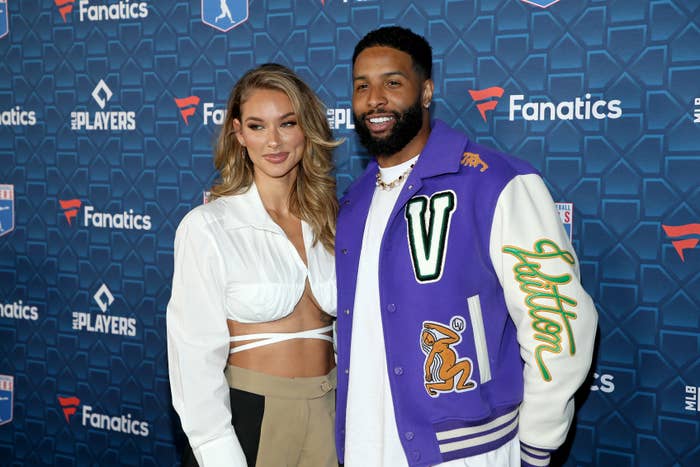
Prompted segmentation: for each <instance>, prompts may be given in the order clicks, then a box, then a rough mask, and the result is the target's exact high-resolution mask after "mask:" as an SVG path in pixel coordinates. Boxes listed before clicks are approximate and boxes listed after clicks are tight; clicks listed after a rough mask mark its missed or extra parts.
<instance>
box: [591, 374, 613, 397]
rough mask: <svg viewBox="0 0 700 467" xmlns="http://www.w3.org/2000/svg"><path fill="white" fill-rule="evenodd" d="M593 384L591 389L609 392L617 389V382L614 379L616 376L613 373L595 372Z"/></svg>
mask: <svg viewBox="0 0 700 467" xmlns="http://www.w3.org/2000/svg"><path fill="white" fill-rule="evenodd" d="M593 379H594V381H593V384H592V385H591V391H600V392H604V393H606V394H609V393H611V392H613V391H615V383H614V382H613V380H614V379H615V377H614V376H613V375H610V374H607V373H604V374H602V375H599V374H598V373H593Z"/></svg>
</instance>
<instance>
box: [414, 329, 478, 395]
mask: <svg viewBox="0 0 700 467" xmlns="http://www.w3.org/2000/svg"><path fill="white" fill-rule="evenodd" d="M464 328H465V321H464V318H462V317H461V316H453V317H452V319H451V320H450V325H449V326H447V325H445V324H442V323H436V322H433V321H424V322H423V328H422V329H421V333H420V346H421V349H422V350H423V353H424V354H425V365H424V368H425V390H426V391H427V392H428V394H429V395H430V397H438V396H439V395H440V393H443V392H464V391H470V390H472V389H474V388H476V382H474V381H473V380H471V379H470V378H471V375H472V369H473V366H472V361H471V359H470V358H468V357H467V358H459V355H457V351H456V350H455V349H454V348H453V347H454V346H455V345H457V344H459V343H460V342H461V341H462V335H461V334H462V332H464Z"/></svg>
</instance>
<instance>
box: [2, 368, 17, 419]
mask: <svg viewBox="0 0 700 467" xmlns="http://www.w3.org/2000/svg"><path fill="white" fill-rule="evenodd" d="M14 395H15V378H14V377H13V376H8V375H0V426H1V425H4V424H6V423H10V422H11V421H12V412H13V405H14V404H13V403H14Z"/></svg>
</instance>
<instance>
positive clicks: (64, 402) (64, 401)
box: [58, 396, 80, 423]
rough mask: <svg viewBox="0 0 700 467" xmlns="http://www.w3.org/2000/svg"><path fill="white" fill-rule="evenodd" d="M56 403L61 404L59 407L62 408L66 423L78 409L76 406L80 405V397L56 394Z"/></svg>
mask: <svg viewBox="0 0 700 467" xmlns="http://www.w3.org/2000/svg"><path fill="white" fill-rule="evenodd" d="M58 403H59V404H60V405H61V409H62V410H63V416H64V417H66V423H70V418H71V417H72V416H73V415H74V414H75V412H76V411H77V410H78V406H79V405H80V399H78V398H77V397H75V396H69V397H61V396H58Z"/></svg>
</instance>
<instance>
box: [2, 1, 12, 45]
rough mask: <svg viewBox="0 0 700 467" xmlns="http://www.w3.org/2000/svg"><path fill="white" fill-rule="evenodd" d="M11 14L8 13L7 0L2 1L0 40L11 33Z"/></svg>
mask: <svg viewBox="0 0 700 467" xmlns="http://www.w3.org/2000/svg"><path fill="white" fill-rule="evenodd" d="M9 16H10V13H9V12H8V11H7V0H0V38H2V37H5V36H6V35H7V33H8V32H9V31H10V21H9Z"/></svg>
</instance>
